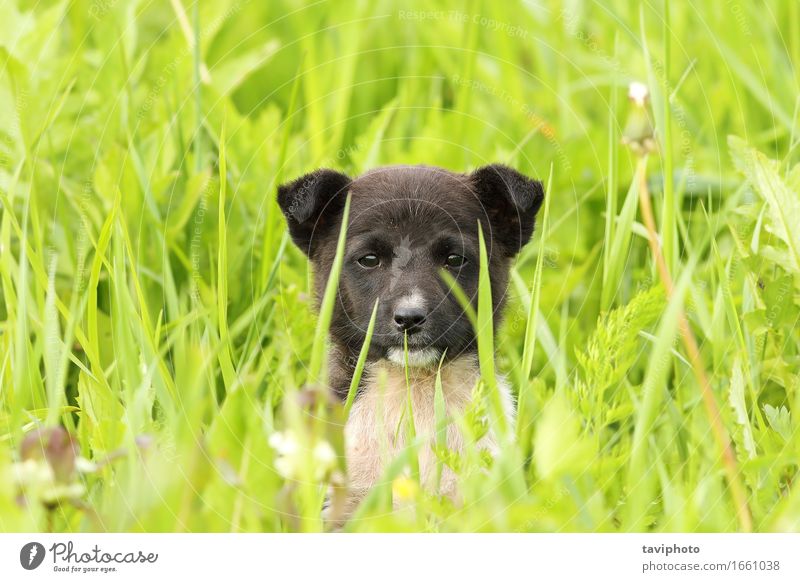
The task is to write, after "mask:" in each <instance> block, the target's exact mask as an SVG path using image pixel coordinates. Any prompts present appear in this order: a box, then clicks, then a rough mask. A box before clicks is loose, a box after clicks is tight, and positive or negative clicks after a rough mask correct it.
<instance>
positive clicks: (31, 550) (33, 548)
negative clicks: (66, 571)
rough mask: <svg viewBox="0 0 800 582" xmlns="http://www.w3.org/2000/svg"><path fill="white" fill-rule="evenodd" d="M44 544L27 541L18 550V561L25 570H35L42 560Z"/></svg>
mask: <svg viewBox="0 0 800 582" xmlns="http://www.w3.org/2000/svg"><path fill="white" fill-rule="evenodd" d="M44 554H45V551H44V546H43V545H42V544H40V543H39V542H29V543H27V544H25V545H24V546H22V549H21V550H20V551H19V563H20V564H22V567H23V568H25V569H26V570H35V569H36V568H38V567H39V566H41V565H42V562H43V561H44Z"/></svg>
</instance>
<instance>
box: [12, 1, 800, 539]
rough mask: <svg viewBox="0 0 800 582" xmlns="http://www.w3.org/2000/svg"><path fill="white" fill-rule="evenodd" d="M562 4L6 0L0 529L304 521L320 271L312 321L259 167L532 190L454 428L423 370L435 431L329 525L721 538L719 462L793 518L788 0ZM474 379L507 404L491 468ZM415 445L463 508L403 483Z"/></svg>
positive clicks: (484, 405)
mask: <svg viewBox="0 0 800 582" xmlns="http://www.w3.org/2000/svg"><path fill="white" fill-rule="evenodd" d="M569 6H570V8H569V10H567V11H565V10H563V9H562V7H561V3H557V2H545V3H544V4H541V3H539V4H536V5H535V6H534V5H533V4H531V5H528V4H522V3H520V4H516V5H506V4H505V3H491V2H487V1H481V0H476V1H474V2H471V3H468V5H466V6H461V5H456V4H452V5H451V4H447V3H445V2H442V1H437V2H434V3H431V2H427V3H421V2H412V3H408V4H402V5H399V4H398V3H392V2H383V1H381V2H378V3H377V4H376V3H373V4H370V5H369V6H367V5H366V4H360V3H355V4H354V3H347V2H329V3H321V4H315V5H314V6H313V7H311V8H305V7H303V6H302V5H301V3H298V2H288V1H283V0H280V1H276V2H269V3H262V2H247V1H237V0H229V1H221V2H215V3H210V2H209V3H201V4H198V5H195V4H191V3H189V2H188V1H187V0H175V1H173V2H161V3H148V2H140V1H132V2H113V1H109V2H102V1H90V0H76V1H73V2H65V1H61V2H55V1H49V0H48V1H42V2H37V3H29V2H17V3H16V7H15V3H14V2H12V3H6V5H5V7H4V15H3V19H2V22H0V108H2V110H3V111H4V112H5V113H4V123H3V124H2V125H1V126H0V531H58V532H62V531H100V530H108V531H319V530H321V529H323V528H324V524H323V523H322V520H321V519H320V508H321V506H322V503H323V500H324V497H325V495H326V492H327V491H328V489H329V486H330V485H332V486H333V487H334V491H340V490H341V486H342V484H343V482H344V463H343V459H342V454H343V450H344V448H343V435H342V430H341V427H342V424H343V422H344V420H345V419H346V415H347V414H348V412H349V409H350V406H351V404H352V400H350V401H348V402H345V403H334V402H331V401H330V400H329V399H328V398H327V397H326V395H325V391H324V388H323V387H324V384H325V379H326V374H327V372H326V359H325V355H326V353H327V342H326V331H327V328H328V326H329V323H330V315H331V309H332V307H333V301H334V300H335V291H336V280H335V276H334V278H333V279H332V280H331V281H329V284H328V287H327V292H326V297H325V300H324V301H323V302H322V307H321V309H320V310H319V311H318V310H317V309H316V308H315V306H314V301H313V299H312V296H311V294H312V291H311V290H312V285H311V280H312V277H313V274H312V273H311V272H310V270H309V267H308V264H307V261H306V259H305V257H304V256H303V255H302V253H301V252H300V251H299V250H298V249H296V248H294V247H293V246H292V245H291V243H290V242H289V238H288V236H287V233H286V230H285V225H284V221H283V217H282V215H281V214H280V211H279V209H278V206H277V203H276V201H275V195H276V192H275V190H276V187H277V185H278V184H279V183H281V182H283V181H285V180H288V179H291V178H294V177H296V176H298V175H300V174H302V173H304V172H307V171H310V170H312V169H315V168H317V167H319V166H327V167H332V168H334V169H338V170H340V171H344V172H348V173H350V174H358V173H360V172H362V171H364V170H367V169H369V168H373V167H375V166H378V165H382V164H402V163H425V164H431V165H440V166H443V167H446V168H450V169H453V170H458V171H467V170H470V169H472V168H474V167H477V166H480V165H483V164H487V163H491V162H503V163H508V164H510V165H513V166H515V167H516V168H518V169H519V170H520V171H523V172H525V173H527V174H529V175H532V176H535V177H537V178H538V179H540V180H543V181H545V182H546V183H547V184H548V187H547V200H546V204H545V205H544V206H543V208H542V211H541V212H540V215H539V220H538V223H537V228H536V233H535V234H534V240H533V241H532V242H531V243H530V244H529V245H528V246H527V247H526V248H525V249H523V251H522V253H521V254H520V256H519V257H518V259H517V261H516V262H515V264H514V265H513V268H512V277H511V281H512V283H511V286H510V290H509V300H508V302H507V308H506V312H505V316H504V319H503V323H502V324H501V325H500V326H499V329H498V332H497V333H496V334H494V333H492V326H493V320H495V321H496V319H497V318H498V317H499V315H498V314H496V313H494V314H493V313H492V312H491V308H490V307H491V298H490V297H489V293H488V290H489V285H488V280H487V278H486V275H487V272H486V269H485V263H484V268H483V269H482V273H481V274H482V280H481V288H482V293H481V295H480V297H479V300H478V302H477V304H476V306H475V310H474V312H473V313H471V314H470V315H471V317H472V318H473V323H474V325H475V326H476V329H477V330H478V337H479V348H480V364H481V370H482V373H483V381H482V382H480V383H479V386H477V387H476V391H475V399H474V400H475V401H474V404H473V405H472V406H471V407H470V408H469V409H468V410H467V411H466V413H465V414H464V415H463V416H461V417H456V418H452V417H450V416H449V415H448V413H447V411H446V408H445V406H444V396H443V393H442V387H441V385H439V384H438V383H437V388H436V393H435V394H434V403H435V411H434V412H435V419H436V426H437V428H438V431H437V437H436V439H435V441H434V443H433V444H431V443H429V442H426V441H424V440H422V439H421V438H420V437H417V436H416V435H415V434H414V427H413V422H407V423H404V424H406V425H408V426H407V427H398V430H408V431H409V434H408V435H407V436H408V439H407V442H409V443H410V445H409V447H408V449H407V450H406V451H405V452H404V453H403V454H402V455H401V456H400V457H399V458H398V459H397V460H396V461H395V462H394V463H393V464H392V465H391V466H390V467H389V468H388V469H387V475H386V476H387V480H386V483H385V484H383V485H381V486H379V487H376V488H375V490H373V491H372V492H371V493H370V495H369V496H368V497H367V498H366V500H365V502H364V503H363V504H362V506H361V507H360V508H359V511H358V513H357V516H356V517H357V519H356V520H354V521H353V522H351V523H350V524H349V525H348V526H347V528H348V530H351V531H419V530H425V531H740V530H742V529H745V528H746V527H748V526H747V524H748V523H749V522H748V520H747V519H743V517H742V507H741V506H740V505H739V504H738V503H737V502H736V499H735V494H734V491H733V490H732V483H733V484H735V483H739V484H741V486H742V487H743V490H744V495H745V498H746V508H745V510H746V512H747V514H748V515H749V517H750V518H751V520H752V528H753V529H754V530H756V531H797V530H799V529H800V488H798V486H797V482H798V478H799V477H800V475H798V471H800V438H799V437H798V434H800V375H798V369H800V334H798V331H797V330H798V323H799V322H800V299H799V298H798V297H799V296H800V294H799V293H798V291H799V290H800V238H799V237H800V194H799V192H800V166H799V165H798V162H799V161H800V148H799V147H798V144H799V143H800V100H798V97H797V96H798V94H800V70H798V67H800V63H798V62H797V58H798V57H799V56H800V41H799V40H798V36H797V29H798V25H797V15H798V13H799V10H798V6H797V2H794V1H791V0H784V1H781V2H773V3H769V5H768V6H761V5H755V4H753V5H751V4H750V3H746V2H740V3H713V2H705V3H700V4H697V3H695V5H693V6H690V5H688V4H684V3H668V2H664V3H655V4H653V3H649V4H648V3H641V4H638V3H628V2H612V3H605V4H603V6H600V5H599V4H596V3H591V2H574V3H570V4H569ZM667 6H668V14H667ZM688 31H691V35H690V34H689V32H688ZM631 81H640V82H645V83H647V84H648V85H649V88H650V92H651V95H652V101H651V103H650V105H649V109H648V113H649V116H650V119H651V120H652V123H653V125H654V126H655V128H656V133H655V143H656V144H657V148H656V149H655V150H654V151H652V152H651V153H650V154H649V155H648V156H646V157H644V158H640V157H637V156H636V155H635V154H634V153H632V152H631V151H630V150H629V149H628V148H626V147H625V146H624V145H622V144H621V139H622V137H623V134H625V133H626V132H628V131H630V127H629V126H628V121H629V120H630V119H631V115H632V114H633V107H632V105H631V103H630V102H629V101H628V100H626V92H627V87H628V84H629V83H630V82H631ZM626 128H627V129H626ZM642 180H645V182H642ZM643 183H644V184H646V187H647V190H648V192H649V195H650V196H651V197H652V207H653V209H654V210H655V213H656V216H655V222H656V227H657V231H658V233H659V235H660V238H661V241H662V243H663V246H662V249H663V255H664V259H665V263H666V265H667V267H668V270H669V272H670V275H671V278H672V280H673V281H674V282H675V290H674V293H673V294H672V296H671V298H667V297H666V296H665V291H664V287H663V286H662V285H661V284H660V282H659V272H658V269H657V268H656V263H655V261H654V257H653V254H652V252H651V249H650V248H649V246H648V231H647V229H646V227H645V221H644V217H643V215H642V213H641V209H640V208H639V195H640V190H641V189H642V184H643ZM485 246H487V247H488V246H489V245H488V244H487V245H485ZM341 250H342V248H340V251H341ZM341 260H342V255H341V252H340V254H339V255H338V259H337V268H335V269H334V274H335V273H336V272H338V266H339V265H340V261H341ZM681 311H683V312H685V313H686V316H687V318H688V321H689V324H690V328H691V332H692V334H693V336H694V337H695V338H696V340H697V343H698V345H699V348H700V359H699V361H700V363H701V366H702V371H703V372H704V374H705V376H707V377H708V380H709V382H708V386H710V390H711V394H710V396H711V398H712V400H713V401H715V403H716V406H717V407H718V408H719V410H720V415H719V418H711V417H710V416H709V413H708V410H710V409H709V408H708V400H707V399H706V400H704V392H703V389H702V383H701V382H700V380H699V379H698V378H699V377H701V376H698V373H697V370H693V367H692V363H693V360H692V357H691V354H690V353H688V352H687V351H686V349H685V347H684V343H682V342H681V341H680V337H681V334H680V331H679V314H680V312H681ZM375 313H377V311H376V312H375ZM373 321H374V314H373ZM372 325H373V324H372V323H371V324H370V329H371V328H372ZM365 353H366V352H364V353H363V354H362V355H365ZM493 353H496V354H497V357H496V359H492V357H491V356H492V354H493ZM356 367H357V369H358V371H359V373H360V372H361V370H362V367H363V358H361V359H360V360H359V362H358V363H357V364H356ZM495 373H502V374H504V375H505V376H506V377H507V378H508V379H509V381H510V383H511V386H512V390H513V392H514V394H515V397H516V399H517V420H516V424H515V426H514V427H513V431H512V430H508V431H507V437H508V438H507V439H505V440H504V445H503V447H502V449H501V451H500V453H499V455H498V456H497V457H496V458H494V459H488V458H486V456H485V455H482V454H481V453H480V451H479V450H478V448H477V447H476V446H475V443H476V442H477V441H478V440H479V439H480V437H481V436H482V435H483V434H484V433H485V431H486V430H487V427H488V426H490V425H496V428H498V429H500V430H503V427H502V423H503V422H504V421H503V415H502V414H499V408H498V406H499V403H498V399H497V394H498V393H497V390H496V384H495V383H496V378H495ZM351 393H353V391H352V390H351ZM705 396H706V398H708V396H709V394H708V393H705ZM704 403H705V405H704ZM712 409H713V407H712ZM451 423H456V424H457V425H458V426H460V427H461V429H462V431H463V432H464V434H465V435H466V436H465V438H466V441H467V443H468V445H467V448H466V451H465V453H464V454H463V455H456V454H454V453H453V452H452V451H448V450H447V448H446V441H445V440H444V438H443V435H444V434H445V432H444V428H445V427H446V426H448V425H449V424H451ZM508 428H509V429H510V428H512V427H508ZM720 428H722V429H723V431H722V433H720V432H718V429H720ZM37 429H38V432H37ZM59 431H62V432H59ZM715 431H716V432H715ZM65 434H69V435H70V437H71V439H72V440H70V441H65V442H66V443H67V444H64V442H62V443H61V445H60V446H58V438H59V435H60V436H63V435H65ZM720 434H723V435H724V436H727V438H728V439H729V440H730V443H731V447H732V448H731V449H730V452H731V453H732V455H731V456H730V457H726V456H725V454H726V449H725V447H721V446H720V443H721V442H723V441H724V439H723V441H720V439H719V438H718V437H719V435H720ZM70 443H72V444H74V446H71V445H70ZM428 446H434V447H435V450H436V454H437V458H438V459H439V474H441V471H442V470H443V469H444V467H445V466H449V467H450V468H452V469H453V470H454V471H455V472H456V473H457V474H458V476H459V490H460V494H461V498H462V500H463V505H462V506H458V505H454V504H453V503H452V502H450V501H449V500H447V499H444V498H441V497H439V496H438V495H437V494H436V492H431V491H425V490H424V489H423V488H422V487H420V486H419V484H418V483H417V482H416V481H417V472H415V471H414V470H413V468H414V467H415V466H417V462H416V454H417V452H418V451H419V450H420V448H421V447H428ZM335 495H336V493H335ZM393 499H394V501H396V502H397V504H398V507H397V509H396V510H393V509H392V507H393V506H392V503H393ZM21 501H22V502H21Z"/></svg>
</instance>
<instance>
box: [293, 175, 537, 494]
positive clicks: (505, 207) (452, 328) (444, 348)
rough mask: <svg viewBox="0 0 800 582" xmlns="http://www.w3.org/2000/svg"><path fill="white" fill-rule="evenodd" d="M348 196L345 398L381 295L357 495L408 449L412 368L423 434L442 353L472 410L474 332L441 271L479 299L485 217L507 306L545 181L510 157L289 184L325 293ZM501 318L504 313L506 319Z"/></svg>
mask: <svg viewBox="0 0 800 582" xmlns="http://www.w3.org/2000/svg"><path fill="white" fill-rule="evenodd" d="M348 193H349V194H350V195H351V206H350V216H349V225H348V232H347V240H346V244H345V256H344V264H343V266H342V272H341V277H340V280H339V292H338V297H337V301H336V307H335V310H334V315H333V321H332V324H331V331H330V334H331V339H332V343H333V346H334V348H333V351H332V353H331V354H330V378H331V387H332V389H333V391H334V392H335V393H336V395H337V396H338V397H340V398H344V397H345V396H346V394H347V391H348V388H349V385H350V380H351V378H352V374H353V365H354V362H355V361H356V359H357V356H358V353H359V351H360V349H361V346H362V343H363V342H364V337H365V334H366V330H367V326H368V323H369V320H370V316H371V314H372V309H373V306H374V304H375V301H376V299H379V307H378V315H377V320H376V323H375V331H374V335H373V337H372V342H371V344H370V350H369V356H368V362H367V366H366V368H365V371H364V375H363V377H362V380H361V386H360V387H359V391H358V395H357V397H356V400H355V403H354V405H353V408H352V410H351V414H350V417H349V419H348V421H347V426H346V427H345V437H346V439H345V440H346V448H347V472H348V481H349V487H350V490H351V491H352V493H353V495H352V498H351V499H352V500H353V502H355V501H357V500H358V499H359V498H360V496H361V495H363V493H364V492H366V491H367V490H368V489H369V488H370V487H371V486H372V485H374V484H375V483H376V482H377V480H378V479H379V478H380V476H381V474H382V472H383V469H384V468H385V466H386V464H387V462H388V461H389V460H391V457H392V455H393V454H395V453H396V452H397V451H398V450H400V449H402V447H403V446H404V434H403V431H398V424H399V423H400V422H402V419H403V412H404V410H405V409H406V408H407V403H408V397H409V390H408V386H407V383H406V372H408V376H409V384H410V387H411V390H410V395H411V400H412V410H413V416H414V419H413V420H414V426H415V432H416V435H417V436H418V437H419V436H420V435H431V434H432V433H433V426H434V412H433V401H434V382H435V378H436V372H437V369H438V368H439V362H440V360H442V358H443V361H444V363H443V365H442V367H441V379H442V386H443V394H444V397H445V403H446V407H447V411H448V414H450V415H453V416H456V415H458V414H459V413H460V412H462V411H463V410H464V408H465V407H466V406H467V404H468V403H469V401H470V398H471V393H472V390H473V388H474V387H475V384H476V382H477V381H478V379H479V377H480V373H479V369H478V362H477V357H476V355H477V345H476V341H475V332H474V330H473V329H472V326H471V324H470V322H469V319H468V318H467V317H466V315H465V314H464V312H463V309H462V308H461V305H460V304H459V302H458V300H457V299H456V297H455V296H454V295H453V293H452V292H451V291H450V289H449V287H448V286H447V284H446V283H445V282H444V280H443V279H442V277H441V275H440V271H441V270H442V269H446V270H448V271H449V272H450V273H451V275H452V276H453V277H454V278H455V280H456V281H457V282H458V283H459V285H460V286H461V287H462V288H463V290H464V292H465V293H466V295H467V296H468V297H470V298H471V300H472V301H473V303H474V304H476V303H477V290H478V273H479V266H480V265H479V244H478V224H479V223H480V228H481V229H482V230H483V234H484V237H485V240H486V245H487V254H488V258H489V276H490V280H491V287H492V301H493V303H494V309H495V312H496V313H498V314H499V310H500V309H501V308H502V304H503V300H504V297H505V291H506V286H507V282H508V273H509V267H510V261H511V259H512V258H513V257H514V256H515V255H516V254H517V253H518V252H519V250H520V248H521V247H522V246H523V245H525V244H526V243H527V242H528V240H529V239H530V238H531V234H532V233H533V227H534V219H535V216H536V213H537V211H538V210H539V207H540V206H541V204H542V200H543V199H544V191H543V189H542V185H541V183H540V182H538V181H535V180H530V179H528V178H526V177H525V176H523V175H522V174H520V173H519V172H517V171H515V170H513V169H511V168H508V167H506V166H502V165H491V166H486V167H483V168H480V169H478V170H476V171H474V172H472V173H471V174H457V173H453V172H450V171H447V170H443V169H441V168H433V167H425V166H392V167H384V168H379V169H376V170H372V171H370V172H368V173H366V174H364V175H362V176H360V177H358V178H355V179H351V178H349V177H348V176H345V175H344V174H341V173H338V172H335V171H333V170H324V169H323V170H317V171H316V172H313V173H311V174H307V175H305V176H303V177H301V178H299V179H297V180H295V181H294V182H291V183H289V184H285V185H283V186H280V187H279V189H278V203H279V205H280V207H281V209H282V210H283V213H284V214H285V216H286V221H287V223H288V226H289V232H290V234H291V236H292V239H293V240H294V242H295V244H297V246H298V247H300V249H302V250H303V251H304V252H305V253H306V254H307V255H308V257H309V259H310V260H311V262H312V265H313V267H314V271H315V281H316V290H317V295H318V297H319V298H321V296H322V293H323V291H324V289H325V284H326V282H327V279H328V276H329V274H330V271H331V266H332V264H333V260H334V256H335V253H336V244H337V237H338V233H339V228H340V225H341V221H342V214H343V210H344V204H345V199H346V196H347V194H348ZM499 319H500V318H499V317H498V316H496V317H495V318H494V321H495V324H497V322H498V321H499ZM406 337H407V342H408V354H407V356H406V354H405V352H404V341H405V338H406ZM406 361H407V363H408V366H409V369H408V370H406V369H405V363H406ZM499 384H500V389H501V392H502V394H503V397H504V400H505V406H506V410H507V414H508V416H509V418H511V417H512V416H513V405H512V401H511V395H510V392H509V390H508V386H507V384H506V383H505V381H504V380H503V379H502V378H500V379H499ZM447 439H448V447H449V448H451V449H453V450H456V451H458V450H461V449H462V448H463V437H462V435H461V434H460V433H459V431H458V429H457V427H456V426H455V424H451V425H450V426H449V428H448V434H447ZM481 446H482V447H485V448H486V449H488V450H494V449H495V448H496V446H497V443H496V441H495V438H494V435H493V434H491V433H490V434H488V435H487V436H486V437H485V438H484V439H483V440H482V441H481ZM419 464H420V474H421V478H422V479H423V481H424V482H426V483H431V482H432V479H433V476H434V475H435V467H436V462H435V457H434V455H433V454H432V452H431V451H430V450H428V448H426V447H423V448H422V450H421V452H420V457H419ZM440 490H441V491H442V492H443V493H445V494H448V495H455V476H454V475H452V474H451V473H450V472H449V471H448V472H446V474H445V475H443V476H442V479H441V480H440Z"/></svg>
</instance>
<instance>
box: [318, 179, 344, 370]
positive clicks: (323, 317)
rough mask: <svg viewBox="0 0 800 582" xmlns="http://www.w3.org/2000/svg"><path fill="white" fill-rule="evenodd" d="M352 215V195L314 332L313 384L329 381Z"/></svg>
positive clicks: (340, 229)
mask: <svg viewBox="0 0 800 582" xmlns="http://www.w3.org/2000/svg"><path fill="white" fill-rule="evenodd" d="M349 215H350V194H348V195H347V200H346V202H345V203H344V212H343V213H342V225H341V226H340V227H339V240H338V242H337V245H336V257H335V258H334V260H333V265H332V266H331V272H330V275H328V281H327V282H326V284H325V293H324V295H323V296H322V304H321V305H320V309H319V318H318V320H317V328H316V330H315V332H314V343H313V344H312V346H311V363H310V364H309V367H308V380H309V382H312V383H318V382H319V383H323V384H324V383H325V381H326V379H327V365H326V360H325V354H326V353H327V349H326V346H327V339H328V328H330V325H331V319H332V317H333V306H334V304H335V302H336V297H337V295H338V291H339V274H340V273H341V271H342V263H343V262H344V247H345V243H346V240H347V221H348V217H349Z"/></svg>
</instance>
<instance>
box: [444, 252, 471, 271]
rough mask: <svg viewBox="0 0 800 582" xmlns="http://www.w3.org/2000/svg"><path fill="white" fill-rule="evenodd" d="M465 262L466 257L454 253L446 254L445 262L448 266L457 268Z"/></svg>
mask: <svg viewBox="0 0 800 582" xmlns="http://www.w3.org/2000/svg"><path fill="white" fill-rule="evenodd" d="M466 262H467V258H466V257H462V256H461V255H456V254H455V253H454V254H451V255H447V260H446V261H445V264H446V265H447V266H448V267H452V268H454V269H457V268H458V267H463V266H464V264H465V263H466Z"/></svg>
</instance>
